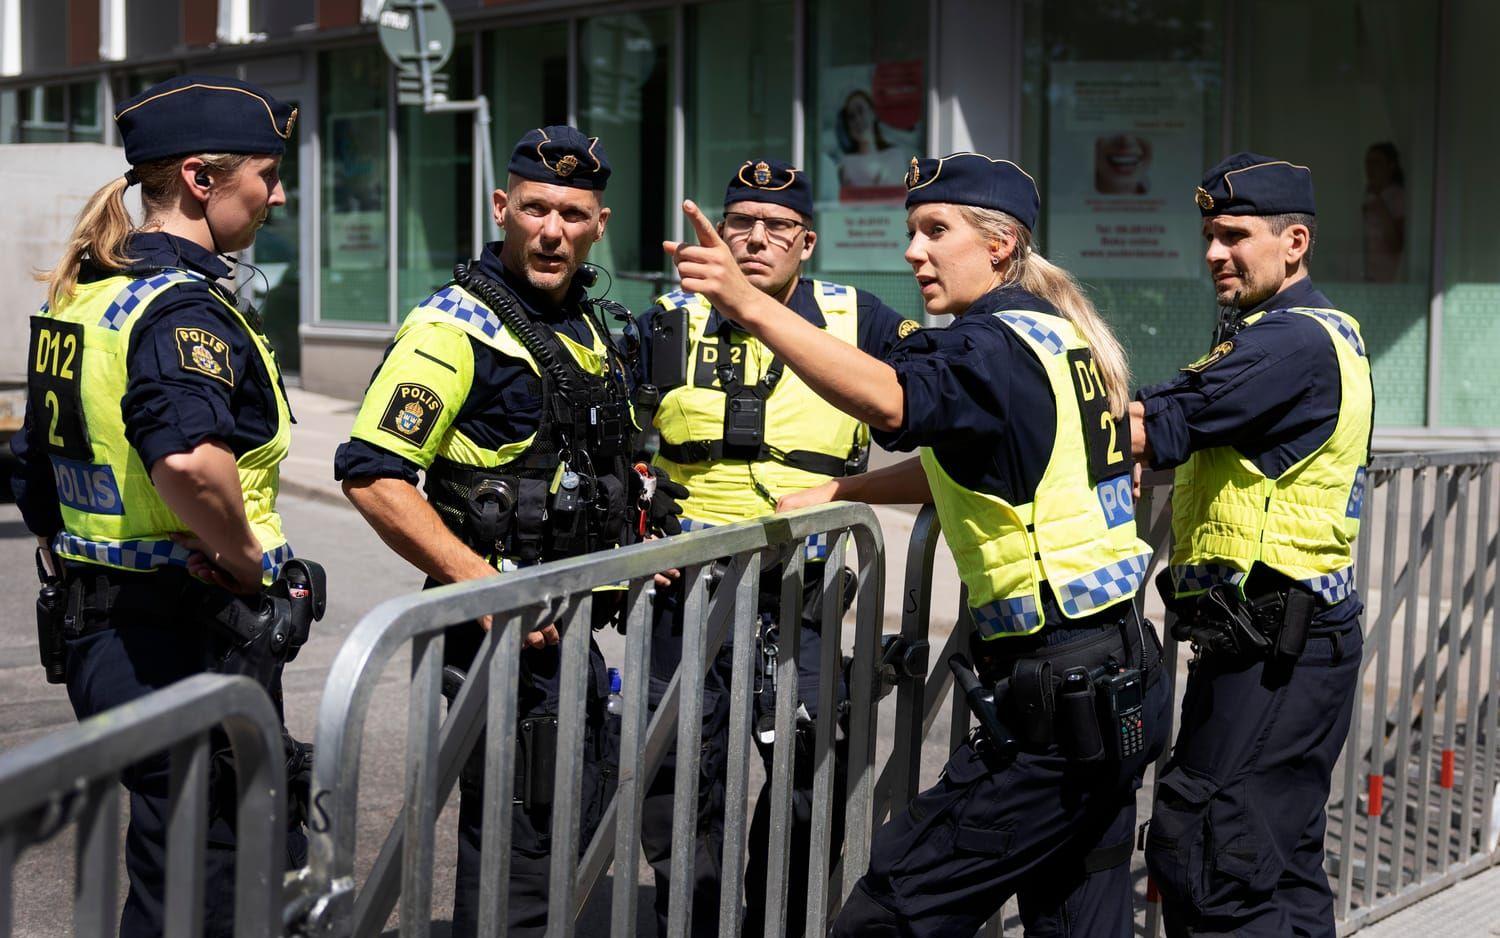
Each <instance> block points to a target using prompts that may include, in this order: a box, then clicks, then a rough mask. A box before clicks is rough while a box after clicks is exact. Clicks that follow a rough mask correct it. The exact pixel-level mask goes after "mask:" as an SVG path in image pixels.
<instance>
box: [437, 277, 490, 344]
mask: <svg viewBox="0 0 1500 938" xmlns="http://www.w3.org/2000/svg"><path fill="white" fill-rule="evenodd" d="M418 308H419V309H435V310H437V311H438V312H440V313H447V314H448V315H449V316H452V317H453V318H454V319H457V320H459V321H461V322H467V323H470V324H472V325H475V326H478V327H479V329H480V331H481V332H483V333H484V334H485V335H486V336H488V337H489V338H491V339H493V338H494V337H495V336H497V335H499V334H500V330H501V329H502V328H503V326H502V324H501V322H500V317H499V316H496V315H495V314H494V313H493V312H491V311H490V310H489V309H488V308H487V307H484V306H481V305H480V304H478V303H476V302H475V301H474V300H473V299H471V298H470V297H469V296H467V295H465V294H464V292H463V291H462V290H460V289H459V288H458V287H444V288H443V289H441V290H439V291H438V292H436V293H434V294H433V295H432V296H429V297H428V298H427V299H425V300H423V301H422V305H421V306H420V307H418Z"/></svg>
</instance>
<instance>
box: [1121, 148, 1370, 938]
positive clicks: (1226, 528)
mask: <svg viewBox="0 0 1500 938" xmlns="http://www.w3.org/2000/svg"><path fill="white" fill-rule="evenodd" d="M1197 203H1198V207H1199V210H1200V211H1201V213H1202V215H1203V235H1204V238H1205V240H1206V241H1207V242H1208V249H1207V252H1206V254H1205V259H1206V261H1207V262H1208V268H1209V273H1210V275H1211V276H1212V277H1213V281H1214V289H1215V291H1216V293H1217V294H1218V299H1219V303H1220V304H1221V307H1222V314H1221V320H1220V327H1219V331H1218V333H1217V334H1216V335H1215V337H1214V343H1213V347H1212V348H1211V350H1210V351H1209V352H1208V354H1207V355H1205V356H1204V357H1202V358H1200V359H1198V360H1197V361H1195V362H1193V363H1192V364H1190V365H1188V366H1186V367H1185V368H1183V369H1182V371H1181V373H1180V374H1179V375H1178V376H1177V377H1176V378H1174V379H1172V380H1171V381H1168V382H1166V383H1164V384H1160V385H1157V386H1155V387H1151V388H1146V389H1145V390H1143V391H1141V392H1140V393H1139V395H1138V401H1137V403H1135V404H1133V405H1132V408H1131V411H1132V422H1133V425H1134V432H1133V434H1132V442H1133V445H1134V449H1135V451H1136V453H1137V454H1138V455H1140V456H1143V457H1144V460H1145V462H1146V463H1147V464H1149V465H1151V466H1153V467H1156V468H1172V467H1177V474H1176V480H1175V488H1174V492H1173V496H1172V528H1173V539H1174V547H1173V552H1172V558H1171V565H1170V569H1169V571H1167V573H1166V574H1165V576H1164V579H1162V580H1159V582H1160V583H1161V585H1162V587H1163V595H1164V598H1165V599H1166V601H1167V604H1168V606H1169V608H1172V609H1173V610H1174V611H1175V612H1176V614H1177V616H1178V623H1177V626H1176V627H1175V634H1177V636H1178V637H1179V638H1180V639H1183V640H1188V641H1191V642H1192V643H1193V647H1194V648H1195V650H1196V657H1195V659H1194V661H1193V664H1192V666H1191V668H1190V670H1189V676H1188V685H1187V694H1186V697H1185V698H1184V700H1183V705H1182V727H1181V730H1180V731H1179V733H1178V736H1177V745H1176V748H1175V749H1174V750H1173V753H1172V758H1171V761H1170V762H1169V763H1168V765H1167V769H1166V771H1165V772H1164V773H1163V775H1162V778H1161V784H1160V788H1159V790H1158V792H1157V799H1156V805H1155V808H1154V811H1153V814H1152V819H1151V830H1150V837H1149V839H1148V842H1147V847H1146V859H1147V862H1148V864H1149V865H1150V868H1151V873H1152V876H1153V878H1154V880H1155V882H1156V884H1157V885H1158V886H1159V887H1160V888H1161V892H1162V898H1163V908H1164V910H1165V913H1166V921H1167V931H1168V934H1170V935H1220V934H1234V935H1241V936H1260V935H1264V936H1272V935H1276V936H1283V935H1293V934H1296V935H1306V936H1330V938H1331V936H1332V935H1333V934H1334V924H1333V897H1332V893H1331V892H1330V890H1329V886H1328V878H1327V876H1326V874H1325V873H1324V871H1323V835H1324V830H1325V826H1326V821H1327V818H1326V815H1325V812H1324V805H1325V803H1326V801H1327V799H1328V791H1329V784H1330V777H1331V774H1332V771H1333V765H1334V762H1335V761H1336V760H1337V759H1338V756H1339V751H1340V750H1341V749H1342V747H1343V743H1344V738H1345V736H1346V735H1347V734H1348V731H1349V720H1350V714H1351V712H1352V707H1353V704H1354V695H1355V690H1356V688H1357V682H1358V677H1359V661H1360V651H1361V646H1362V637H1361V634H1360V625H1359V614H1360V612H1361V610H1362V606H1361V603H1360V599H1359V596H1358V595H1357V594H1356V593H1355V591H1354V586H1353V567H1352V563H1353V560H1352V545H1353V541H1354V538H1355V536H1356V535H1357V534H1358V532H1359V524H1360V513H1361V508H1362V503H1363V496H1364V491H1365V466H1366V464H1367V463H1368V461H1369V453H1370V432H1371V430H1370V428H1371V419H1372V414H1373V409H1374V395H1373V391H1372V387H1371V381H1370V360H1369V357H1368V354H1367V351H1366V348H1365V344H1364V340H1363V339H1362V338H1361V336H1360V331H1359V323H1358V322H1356V321H1355V319H1354V317H1352V316H1350V315H1349V314H1348V313H1345V312H1342V311H1340V310H1338V309H1336V308H1334V305H1333V303H1332V302H1331V301H1330V300H1329V299H1328V297H1326V296H1324V295H1323V293H1322V292H1321V291H1319V290H1318V289H1317V287H1315V286H1314V285H1313V282H1312V280H1311V278H1310V276H1309V274H1308V258H1309V255H1310V254H1311V251H1312V246H1313V241H1314V237H1315V233H1316V231H1317V222H1316V218H1315V208H1314V204H1313V187H1312V174H1311V172H1310V171H1309V170H1308V168H1307V167H1305V166H1298V165H1295V164H1293V163H1289V162H1287V161H1285V160H1278V159H1274V158H1272V157H1268V156H1261V155H1259V154H1255V153H1237V154H1235V155H1234V156H1231V157H1229V158H1228V159H1226V160H1224V161H1223V162H1222V163H1220V164H1219V165H1217V166H1215V167H1214V168H1213V169H1211V170H1209V172H1208V174H1207V175H1206V176H1205V177H1204V178H1203V184H1202V185H1201V186H1200V187H1199V188H1198V191H1197Z"/></svg>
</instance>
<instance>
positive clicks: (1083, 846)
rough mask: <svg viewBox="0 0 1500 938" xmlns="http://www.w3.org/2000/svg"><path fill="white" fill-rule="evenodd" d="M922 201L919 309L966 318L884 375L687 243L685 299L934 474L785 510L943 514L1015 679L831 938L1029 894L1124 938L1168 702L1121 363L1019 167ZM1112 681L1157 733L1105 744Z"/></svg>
mask: <svg viewBox="0 0 1500 938" xmlns="http://www.w3.org/2000/svg"><path fill="white" fill-rule="evenodd" d="M907 190H908V191H907V203H906V204H907V228H908V231H909V232H910V233H911V246H910V247H909V248H908V249H907V252H906V259H907V261H908V262H909V263H910V264H911V266H912V270H913V272H914V274H915V275H916V279H917V282H918V284H920V286H921V291H922V297H923V301H924V303H925V305H926V308H927V310H928V312H931V313H952V314H956V316H957V318H956V319H955V320H954V322H953V323H952V325H950V326H949V327H947V328H945V329H923V330H919V331H917V332H916V333H914V334H913V335H911V336H909V337H908V338H907V339H905V340H904V341H903V342H902V343H900V344H898V345H897V346H896V348H895V350H894V351H893V352H892V353H891V355H890V356H889V358H888V359H887V361H884V362H882V361H878V360H876V359H874V358H871V357H869V356H867V355H865V354H864V353H862V352H860V351H859V350H858V349H855V348H853V347H852V346H849V345H846V344H845V343H841V342H838V341H836V340H833V339H832V338H831V337H829V336H827V335H825V334H824V333H822V332H821V331H819V330H816V329H813V328H811V327H809V326H808V325H807V323H805V322H803V321H802V320H800V319H799V318H798V317H796V316H794V315H792V314H790V313H789V312H788V311H787V310H785V309H784V308H782V307H780V306H778V305H777V304H776V303H775V302H774V301H772V300H771V299H770V298H768V297H765V296H764V295H763V294H760V293H758V292H756V291H754V290H753V289H749V288H747V287H748V285H747V284H746V283H745V282H744V280H743V278H742V277H739V276H738V271H737V269H736V267H735V266H734V264H733V261H732V258H730V257H729V256H728V252H727V251H726V250H725V248H724V247H723V245H722V244H721V243H720V242H719V240H718V238H717V236H716V234H715V233H714V232H713V230H712V229H711V228H709V227H708V226H707V224H706V223H705V222H704V221H703V218H702V215H701V213H699V212H698V211H697V208H696V206H691V205H690V206H689V207H688V213H689V215H690V216H691V217H692V218H693V221H694V227H695V228H696V229H697V231H698V236H699V239H700V241H701V242H702V245H701V246H674V249H675V256H676V260H677V265H678V269H679V271H680V272H681V274H682V279H683V286H684V288H685V289H691V290H695V291H697V292H701V293H704V294H705V295H707V296H709V297H711V298H712V300H713V303H714V306H715V308H716V309H719V310H720V311H721V312H724V313H725V314H726V315H729V316H732V317H733V318H735V319H736V320H737V321H738V322H740V323H741V324H742V325H743V326H744V327H745V328H746V329H747V330H749V331H750V332H751V334H753V335H755V336H756V337H757V338H759V339H760V340H761V341H762V342H764V343H765V344H766V345H767V346H769V347H770V348H772V349H774V350H775V351H776V352H777V353H778V354H779V355H782V356H784V357H785V358H786V360H787V364H788V367H789V368H791V369H792V370H793V371H795V372H796V373H797V374H798V375H799V376H800V377H801V378H802V379H803V380H804V381H806V382H808V383H809V384H810V385H812V386H813V387H814V388H815V389H816V390H817V391H818V392H819V393H820V394H821V395H822V396H823V397H824V398H825V399H827V400H829V401H831V402H833V403H834V404H836V405H837V406H838V407H840V408H841V409H843V410H845V411H846V412H848V413H850V414H852V415H854V416H856V417H857V418H859V419H861V420H864V421H867V422H868V423H869V424H870V426H871V427H872V430H873V433H874V437H875V439H876V440H877V441H879V442H881V443H882V444H883V445H885V446H887V447H888V448H896V449H912V448H918V447H920V448H921V458H920V461H918V460H912V461H909V462H907V463H904V464H902V465H900V466H896V467H891V468H889V469H886V470H881V471H877V472H874V473H870V474H868V475H864V476H854V477H852V478H848V479H838V480H834V481H831V482H829V483H827V484H825V485H824V486H823V487H821V489H819V490H814V491H813V492H811V493H808V494H806V495H804V496H793V497H790V498H787V499H783V507H795V506H797V505H801V504H809V503H814V502H817V501H824V500H828V499H831V498H855V499H865V500H869V501H897V502H913V501H927V500H931V501H933V502H934V503H935V504H936V506H937V509H938V514H939V517H940V518H941V520H942V524H943V531H944V535H945V536H946V538H947V539H948V543H949V546H950V547H951V548H952V549H953V554H954V559H955V561H956V562H957V564H958V569H959V575H960V577H961V579H962V580H963V582H964V583H965V585H966V586H967V587H968V591H969V602H970V604H971V606H972V616H973V620H974V623H975V626H976V632H977V639H978V640H977V641H976V642H975V643H974V644H975V645H976V650H977V651H978V653H979V654H980V656H981V661H982V662H983V663H982V665H981V669H980V670H981V677H982V678H983V679H984V681H985V682H986V683H989V682H993V681H996V680H997V679H1001V678H1006V679H1008V686H1009V692H1008V693H1005V692H1004V689H1005V687H1006V685H1005V684H1003V683H1002V684H1000V687H1001V691H1002V693H1001V695H1000V702H999V706H998V707H997V708H996V712H995V713H994V716H995V717H996V718H997V719H996V720H995V721H992V723H991V729H989V730H986V731H984V732H980V733H976V734H975V735H974V736H971V738H970V740H969V741H968V742H966V743H965V744H963V745H962V746H960V747H959V749H958V750H957V751H955V752H954V753H953V755H952V756H951V757H950V759H949V760H948V763H947V765H946V767H945V769H944V772H943V775H942V778H941V779H940V780H939V781H938V783H937V785H936V786H934V787H933V788H931V789H929V790H928V791H926V792H923V793H922V794H921V795H919V796H918V797H917V798H916V800H915V801H914V802H913V803H912V804H911V805H910V806H909V807H908V808H907V810H905V811H903V812H901V813H900V814H898V815H897V816H896V818H895V819H894V820H893V821H891V823H889V824H888V825H886V826H885V827H884V828H882V830H881V831H880V832H879V833H878V834H877V835H876V838H875V842H874V844H873V847H872V853H871V860H870V868H869V870H868V871H867V872H866V873H865V875H864V877H863V878H862V879H861V880H860V882H859V883H858V885H857V886H856V887H855V889H854V891H853V893H852V894H851V895H850V897H849V899H848V901H847V903H846V904H845V906H844V909H843V912H842V914H841V915H840V917H839V919H838V921H837V922H836V923H835V926H834V934H837V935H861V936H888V935H889V936H894V935H924V936H926V935H933V936H937V935H962V934H972V933H973V932H974V931H975V930H977V929H978V928H979V927H980V926H981V925H982V924H983V923H984V922H985V921H986V920H987V919H988V918H989V917H990V916H991V915H993V914H994V913H995V911H996V910H998V909H999V908H1000V906H1001V905H1002V904H1003V903H1004V902H1005V900H1006V899H1007V898H1008V897H1009V896H1011V895H1013V894H1017V893H1018V894H1019V895H1020V899H1021V910H1022V917H1023V919H1024V920H1025V922H1026V929H1027V934H1029V935H1069V934H1071V935H1079V936H1082V935H1088V936H1111V935H1120V936H1126V935H1129V934H1130V932H1131V910H1130V896H1131V885H1130V878H1129V864H1128V860H1129V857H1130V850H1131V842H1132V834H1133V833H1134V831H1133V828H1134V821H1135V798H1134V791H1135V789H1136V788H1137V787H1138V785H1139V783H1140V777H1141V774H1142V772H1143V771H1144V769H1145V766H1146V765H1147V763H1148V762H1149V760H1150V759H1151V758H1152V756H1153V755H1154V752H1155V751H1157V750H1159V748H1160V746H1161V742H1162V735H1163V734H1162V730H1163V728H1164V722H1163V721H1164V717H1165V712H1166V707H1167V706H1168V697H1167V688H1166V682H1164V681H1160V680H1158V679H1157V678H1156V674H1155V672H1156V670H1157V669H1156V668H1155V667H1154V665H1155V661H1156V658H1157V645H1156V641H1155V637H1154V635H1153V634H1151V632H1150V627H1149V625H1146V624H1144V623H1142V622H1141V621H1140V620H1139V619H1138V618H1137V617H1136V616H1135V615H1134V610H1133V604H1132V599H1133V598H1134V596H1135V593H1136V591H1137V590H1138V589H1139V587H1140V579H1141V577H1142V576H1143V574H1144V571H1145V569H1146V563H1147V560H1148V558H1149V553H1150V549H1149V548H1148V547H1147V546H1146V545H1145V544H1144V543H1142V542H1141V541H1140V540H1138V539H1137V537H1136V534H1135V519H1134V513H1133V504H1132V502H1131V500H1130V494H1131V492H1130V489H1131V478H1130V462H1129V459H1128V456H1126V455H1124V454H1126V453H1128V452H1129V443H1128V440H1127V439H1126V438H1125V437H1124V435H1123V434H1122V433H1121V429H1120V425H1121V422H1122V421H1121V417H1122V416H1123V413H1124V410H1125V405H1126V393H1127V392H1126V367H1125V361H1124V356H1123V354H1122V353H1121V351H1120V348H1119V345H1118V343H1117V342H1116V341H1115V339H1114V337H1113V335H1112V334H1111V333H1110V331H1109V328H1108V327H1107V326H1106V325H1105V324H1104V322H1103V321H1102V320H1101V319H1100V318H1099V316H1098V314H1097V313H1095V311H1094V309H1093V307H1092V306H1091V305H1090V304H1089V302H1088V300H1087V299H1086V298H1085V297H1084V296H1083V294H1082V293H1081V292H1080V291H1079V289H1078V287H1077V285H1076V284H1074V282H1073V281H1072V279H1071V278H1070V277H1069V276H1068V275H1067V274H1066V273H1064V272H1063V271H1061V270H1059V269H1058V268H1056V267H1054V266H1052V265H1051V264H1049V263H1048V262H1047V261H1046V260H1045V259H1044V258H1042V257H1041V255H1040V254H1037V253H1036V252H1035V251H1034V250H1032V247H1031V242H1032V229H1033V227H1034V225H1035V223H1036V216H1037V210H1038V207H1039V198H1038V194H1037V190H1036V186H1035V184H1034V183H1033V182H1032V180H1031V178H1030V177H1029V176H1027V175H1026V174H1025V173H1024V172H1022V171H1021V169H1020V168H1019V167H1017V166H1016V165H1015V164H1013V163H1010V162H1007V161H1005V160H992V159H990V158H988V157H986V156H983V155H980V154H974V153H960V154H955V155H953V156H949V157H944V158H942V159H919V160H913V161H912V163H911V167H910V171H909V173H908V176H907ZM1142 672H1144V673H1142ZM1117 679H1123V680H1126V681H1130V680H1133V681H1134V688H1135V692H1136V693H1137V694H1138V695H1140V694H1143V695H1144V699H1143V700H1137V701H1135V702H1136V703H1139V704H1140V705H1141V706H1140V707H1139V712H1137V713H1135V715H1134V716H1133V717H1132V719H1133V720H1134V719H1139V720H1142V721H1143V723H1144V726H1140V725H1138V724H1136V723H1134V722H1132V725H1131V730H1132V732H1133V733H1136V735H1134V737H1133V738H1132V739H1130V740H1129V744H1128V745H1125V746H1118V747H1115V749H1114V750H1112V751H1111V750H1110V749H1109V748H1108V747H1107V746H1105V747H1104V751H1102V752H1101V742H1102V739H1101V728H1100V726H1099V724H1098V722H1097V718H1096V710H1095V708H1094V707H1093V706H1087V705H1088V704H1095V703H1096V701H1097V700H1100V699H1102V697H1103V693H1104V691H1105V690H1107V689H1109V688H1116V689H1118V681H1117ZM1142 685H1144V687H1143V686H1142ZM1066 694H1072V695H1073V696H1072V697H1071V698H1068V697H1065V695H1066ZM1065 700H1066V701H1068V702H1067V704H1066V705H1065ZM1054 711H1055V718H1054V719H1047V718H1046V717H1047V716H1048V715H1049V714H1053V713H1054ZM1065 714H1068V715H1067V716H1065ZM1136 731H1139V732H1136ZM996 735H999V736H1001V737H1002V739H998V740H997V739H996V738H995V737H996ZM1009 737H1016V738H1017V739H1014V740H1013V739H1010V738H1009ZM1127 752H1128V755H1123V754H1122V753H1127ZM1106 753H1108V754H1106ZM1086 758H1087V759H1091V760H1092V761H1083V760H1084V759H1086Z"/></svg>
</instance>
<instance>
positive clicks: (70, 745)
mask: <svg viewBox="0 0 1500 938" xmlns="http://www.w3.org/2000/svg"><path fill="white" fill-rule="evenodd" d="M219 728H222V729H223V731H224V732H225V733H226V734H227V736H228V737H229V743H230V746H231V747H232V748H233V750H234V758H235V765H236V775H237V781H238V785H239V814H238V827H237V842H236V851H235V908H234V933H235V934H236V935H238V936H246V938H260V936H265V938H271V936H276V935H280V934H282V927H283V922H282V913H283V902H282V868H283V866H284V865H285V857H286V821H285V818H286V814H285V810H286V809H285V794H284V793H285V789H286V759H285V756H284V755H283V753H282V744H281V721H280V720H278V719H277V718H276V712H275V710H274V709H273V708H272V706H271V700H270V698H269V697H267V696H266V692H265V690H263V689H262V688H261V687H260V685H258V684H256V683H255V682H254V681H252V680H250V679H249V678H245V677H225V676H222V675H209V674H202V675H197V676H195V677H191V678H189V679H187V680H185V681H182V682H180V683H177V684H173V685H172V686H171V687H170V688H165V689H163V690H160V691H157V692H156V693H153V694H150V695H148V696H145V697H142V698H140V699H139V700H135V701H132V702H131V703H128V704H125V705H124V706H122V707H119V708H117V709H114V710H111V711H109V712H108V713H102V714H99V715H97V716H94V717H92V718H90V719H88V720H85V721H84V722H82V723H80V724H78V725H76V726H70V727H68V728H66V729H63V730H59V731H57V732H55V733H51V734H49V735H47V736H44V737H42V738H41V739H38V740H36V741H34V742H32V743H29V744H27V745H25V746H22V747H20V748H18V749H14V750H11V751H9V752H6V753H4V754H3V755H0V792H3V793H4V796H3V797H0V935H9V934H11V930H12V926H13V921H14V918H13V914H12V913H13V910H14V894H13V885H14V884H13V878H14V871H15V866H16V862H17V859H18V857H19V855H20V854H21V852H22V851H24V850H25V849H26V848H28V847H32V846H35V845H38V844H41V843H43V842H45V841H47V840H50V839H51V838H52V837H54V836H56V835H57V834H58V833H59V832H61V831H62V830H63V829H64V828H66V827H67V826H69V825H70V824H73V823H74V822H76V823H77V825H78V830H77V842H76V846H75V856H76V861H75V864H74V881H75V885H74V890H73V895H74V899H73V932H74V934H75V935H81V936H92V935H99V936H103V935H113V934H115V933H116V931H117V929H118V928H119V925H120V918H119V910H118V906H117V903H118V901H119V884H118V879H117V869H118V864H119V853H120V797H121V795H120V789H119V779H120V773H121V771H122V770H124V769H126V768H127V767H129V766H130V765H132V764H133V763H136V762H138V761H140V759H141V757H142V756H143V755H149V754H151V753H155V752H160V751H162V750H164V749H165V750H169V751H170V758H171V773H172V779H171V795H170V798H171V806H170V809H169V817H168V824H167V854H166V859H167V869H166V873H167V895H166V906H165V909H164V912H165V921H166V935H168V936H169V938H177V936H180V938H189V936H196V935H201V934H203V887H204V883H203V873H204V868H203V855H204V847H205V844H206V842H207V831H208V781H209V778H208V776H209V759H210V756H211V748H210V747H211V743H210V739H211V734H212V733H213V731H214V730H216V729H219Z"/></svg>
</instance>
